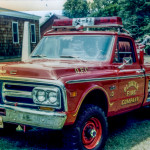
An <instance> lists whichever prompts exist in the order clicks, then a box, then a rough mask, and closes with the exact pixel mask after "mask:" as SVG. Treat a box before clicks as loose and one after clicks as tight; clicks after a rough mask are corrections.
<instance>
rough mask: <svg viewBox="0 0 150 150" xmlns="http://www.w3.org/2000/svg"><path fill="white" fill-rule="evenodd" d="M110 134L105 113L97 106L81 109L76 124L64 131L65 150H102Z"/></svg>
mask: <svg viewBox="0 0 150 150" xmlns="http://www.w3.org/2000/svg"><path fill="white" fill-rule="evenodd" d="M107 133H108V123H107V119H106V117H105V113H104V112H103V110H102V109H101V108H99V107H98V106H95V105H91V104H89V105H85V106H84V107H82V108H81V111H80V112H79V115H78V118H77V120H76V122H75V124H74V125H73V126H71V127H69V128H67V127H66V129H64V147H65V150H66V149H68V150H100V149H102V148H103V147H104V145H105V142H106V139H107Z"/></svg>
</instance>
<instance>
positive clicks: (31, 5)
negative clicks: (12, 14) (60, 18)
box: [0, 0, 92, 20]
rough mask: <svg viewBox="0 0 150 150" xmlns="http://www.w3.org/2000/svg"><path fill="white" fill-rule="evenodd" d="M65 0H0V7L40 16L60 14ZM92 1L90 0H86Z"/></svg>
mask: <svg viewBox="0 0 150 150" xmlns="http://www.w3.org/2000/svg"><path fill="white" fill-rule="evenodd" d="M66 1H67V0H0V7H2V8H6V9H11V10H16V11H22V12H25V13H29V14H34V15H38V16H41V17H42V18H41V20H42V19H43V18H44V16H45V15H47V14H48V13H52V14H54V13H55V14H57V15H62V9H63V5H64V3H65V2H66ZM87 1H92V0H87Z"/></svg>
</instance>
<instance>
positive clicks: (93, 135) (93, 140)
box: [82, 117, 102, 149]
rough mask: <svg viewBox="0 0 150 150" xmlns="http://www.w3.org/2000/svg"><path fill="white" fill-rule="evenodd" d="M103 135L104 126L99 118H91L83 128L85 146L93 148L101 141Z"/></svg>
mask: <svg viewBox="0 0 150 150" xmlns="http://www.w3.org/2000/svg"><path fill="white" fill-rule="evenodd" d="M101 136H102V126H101V123H100V121H99V120H98V119H97V118H94V117H93V118H90V119H89V120H88V121H87V122H86V123H85V126H84V128H83V132H82V142H83V145H84V147H85V148H87V149H93V148H95V147H96V145H97V144H98V143H99V141H100V139H101Z"/></svg>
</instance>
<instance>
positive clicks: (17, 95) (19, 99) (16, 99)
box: [2, 82, 35, 104]
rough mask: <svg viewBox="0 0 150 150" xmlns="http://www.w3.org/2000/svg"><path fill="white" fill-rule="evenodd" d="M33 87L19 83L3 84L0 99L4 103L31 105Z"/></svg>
mask: <svg viewBox="0 0 150 150" xmlns="http://www.w3.org/2000/svg"><path fill="white" fill-rule="evenodd" d="M34 87H35V85H32V84H21V83H17V84H16V83H11V82H10V83H9V82H8V83H6V82H4V83H3V88H2V89H3V90H2V99H3V102H4V103H18V104H33V100H32V90H33V88H34Z"/></svg>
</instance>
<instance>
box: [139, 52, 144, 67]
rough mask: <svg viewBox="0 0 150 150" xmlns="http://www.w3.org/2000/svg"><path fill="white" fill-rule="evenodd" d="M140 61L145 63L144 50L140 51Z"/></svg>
mask: <svg viewBox="0 0 150 150" xmlns="http://www.w3.org/2000/svg"><path fill="white" fill-rule="evenodd" d="M139 62H140V64H144V51H140V53H139Z"/></svg>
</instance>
